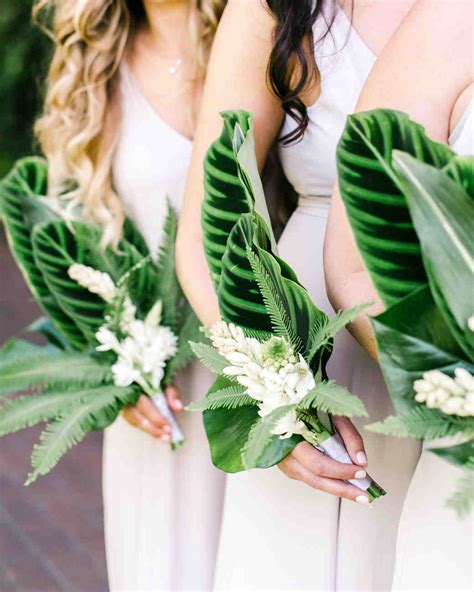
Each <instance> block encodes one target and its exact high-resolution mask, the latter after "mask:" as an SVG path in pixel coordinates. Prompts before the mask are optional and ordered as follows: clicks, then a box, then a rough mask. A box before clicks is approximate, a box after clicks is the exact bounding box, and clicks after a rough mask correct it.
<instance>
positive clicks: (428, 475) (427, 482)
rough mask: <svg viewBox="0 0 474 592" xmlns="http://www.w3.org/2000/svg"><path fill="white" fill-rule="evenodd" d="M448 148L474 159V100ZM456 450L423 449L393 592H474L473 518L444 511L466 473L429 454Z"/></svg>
mask: <svg viewBox="0 0 474 592" xmlns="http://www.w3.org/2000/svg"><path fill="white" fill-rule="evenodd" d="M449 144H450V146H451V148H452V149H453V150H454V151H456V152H457V153H458V154H463V155H464V154H466V155H467V154H470V155H472V154H474V100H473V101H471V103H470V105H469V106H468V108H467V109H466V111H465V113H464V116H463V117H462V118H461V120H460V121H459V123H458V124H457V126H456V127H455V129H454V130H453V132H452V134H451V137H450V138H449ZM452 444H453V442H452V441H450V440H449V439H443V440H437V441H436V442H426V443H425V446H424V447H423V451H422V454H421V457H420V460H419V462H418V465H417V467H416V470H415V474H414V476H413V479H412V482H411V484H410V489H409V490H408V495H407V498H406V501H405V504H404V507H403V512H402V517H401V520H400V528H399V535H398V543H397V561H396V565H395V574H394V578H393V590H397V591H398V590H430V591H431V590H446V591H447V590H449V591H451V590H453V591H454V590H456V591H460V590H473V589H474V572H473V561H472V557H473V552H474V544H473V541H474V538H473V536H474V515H473V513H472V512H471V513H470V514H469V515H468V516H465V517H464V518H463V519H458V518H457V516H456V515H455V514H454V512H453V510H452V509H450V508H447V507H445V503H446V500H447V499H448V497H450V496H452V494H453V493H454V490H455V488H456V484H457V482H458V481H459V480H460V479H461V478H462V477H463V475H465V471H463V470H462V469H460V468H459V467H456V466H454V465H452V464H450V463H447V462H446V461H444V460H442V459H441V458H439V457H438V456H436V455H435V454H433V453H432V452H429V450H428V449H429V448H434V447H442V446H450V445H452Z"/></svg>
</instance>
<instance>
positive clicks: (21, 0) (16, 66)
mask: <svg viewBox="0 0 474 592" xmlns="http://www.w3.org/2000/svg"><path fill="white" fill-rule="evenodd" d="M0 4H1V6H0V40H1V43H0V177H1V176H3V175H4V174H5V173H6V171H7V170H8V169H9V168H10V166H11V165H12V163H13V162H14V161H15V160H16V159H17V158H20V157H21V156H26V155H27V154H32V153H36V152H37V151H38V148H37V146H35V143H34V139H33V133H32V128H33V123H34V120H35V117H36V116H37V114H38V113H39V111H40V109H41V96H42V86H43V84H42V83H43V81H44V78H45V75H46V71H47V65H48V60H49V55H50V51H51V48H52V43H51V41H50V40H49V38H48V37H47V36H46V35H45V34H44V33H43V32H42V31H41V30H40V29H38V28H37V27H36V26H35V25H33V23H32V21H31V9H32V0H2V2H1V3H0Z"/></svg>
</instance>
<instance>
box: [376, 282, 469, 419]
mask: <svg viewBox="0 0 474 592" xmlns="http://www.w3.org/2000/svg"><path fill="white" fill-rule="evenodd" d="M372 326H373V328H374V331H375V334H376V337H377V344H378V353H379V360H380V365H381V367H382V372H383V374H384V378H385V382H386V384H387V387H388V389H389V391H390V394H391V396H392V400H393V402H394V405H395V408H396V409H397V411H398V412H405V411H408V410H409V409H410V408H412V407H413V406H415V405H416V403H415V401H414V390H413V382H414V381H415V380H417V379H418V378H420V377H421V375H422V374H423V372H426V371H428V370H432V369H433V368H438V369H440V370H443V371H447V372H450V371H452V370H453V369H454V367H456V366H459V365H462V364H463V365H466V364H468V362H467V361H465V360H463V352H462V350H461V349H460V348H459V346H458V344H457V342H456V341H455V340H454V338H453V336H452V334H451V332H450V329H449V326H448V325H447V324H446V322H445V320H444V318H443V316H442V315H441V313H440V311H439V309H438V308H437V306H436V305H435V303H434V301H433V298H432V295H431V292H430V290H429V288H428V286H425V287H422V288H420V289H419V290H417V291H415V292H414V293H413V294H410V295H409V296H407V297H406V298H404V299H403V300H401V301H400V302H399V303H397V304H395V305H394V306H392V307H390V308H389V309H387V310H386V311H385V312H384V313H382V314H381V315H379V316H377V317H375V318H373V319H372Z"/></svg>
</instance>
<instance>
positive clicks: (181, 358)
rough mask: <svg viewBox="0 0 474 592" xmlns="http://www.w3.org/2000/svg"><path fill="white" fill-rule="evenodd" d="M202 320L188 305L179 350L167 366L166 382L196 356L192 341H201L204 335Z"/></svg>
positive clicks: (181, 330) (180, 335)
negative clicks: (201, 328)
mask: <svg viewBox="0 0 474 592" xmlns="http://www.w3.org/2000/svg"><path fill="white" fill-rule="evenodd" d="M200 327H201V325H200V322H199V319H198V318H197V316H196V315H195V313H194V311H193V310H192V308H191V307H190V306H187V307H186V311H185V317H184V321H183V323H182V325H181V329H180V331H179V335H178V351H177V353H176V355H175V356H174V358H172V359H171V360H170V361H169V362H168V364H167V366H166V372H165V378H164V383H165V385H166V384H170V382H172V381H173V379H174V377H175V375H176V373H177V372H179V371H180V370H182V369H183V368H185V367H186V366H187V365H188V364H189V362H190V361H191V360H192V359H193V358H194V352H193V350H192V349H191V345H190V342H199V340H200V339H202V337H203V335H202V333H201V330H200Z"/></svg>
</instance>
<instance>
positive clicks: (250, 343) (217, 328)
mask: <svg viewBox="0 0 474 592" xmlns="http://www.w3.org/2000/svg"><path fill="white" fill-rule="evenodd" d="M210 337H211V341H212V344H213V346H214V347H215V348H216V349H217V350H218V351H219V353H220V354H221V355H222V356H223V357H225V358H226V360H227V361H228V362H229V366H226V367H225V368H224V370H223V374H225V375H226V376H231V377H235V378H236V380H237V382H238V383H239V384H241V385H242V386H244V387H245V389H246V393H247V394H248V395H249V396H250V397H252V398H253V399H255V400H256V401H258V402H259V414H260V415H261V416H262V417H265V416H266V415H268V414H269V413H271V412H272V411H274V410H275V409H278V408H279V407H282V406H284V405H289V404H292V403H298V402H299V401H301V399H302V398H303V397H304V396H305V395H306V394H307V393H308V392H309V391H310V390H311V389H312V388H314V386H315V380H314V376H313V374H312V372H311V369H310V368H309V366H308V364H307V362H306V361H305V359H304V358H303V357H302V356H301V355H297V354H296V352H295V350H294V348H293V346H292V345H291V343H289V342H288V341H287V340H286V339H284V338H283V337H275V336H273V337H270V339H267V340H266V341H264V342H259V341H258V340H257V339H254V338H251V337H246V336H245V333H244V332H243V330H242V329H241V328H240V327H237V326H236V325H232V324H231V323H229V324H228V323H225V322H224V321H220V322H219V323H216V324H215V325H214V326H213V327H211V331H210ZM292 418H293V416H292V415H290V416H289V418H288V420H287V422H286V424H285V426H286V428H285V429H284V430H283V431H281V430H280V431H279V432H278V434H286V435H285V437H290V436H291V435H292V433H300V432H299V431H292V430H293V428H294V430H300V429H303V427H304V423H303V422H301V421H299V420H298V421H297V420H296V413H295V414H294V418H295V419H294V421H293V422H290V419H292ZM283 423H284V422H282V423H281V425H283Z"/></svg>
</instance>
